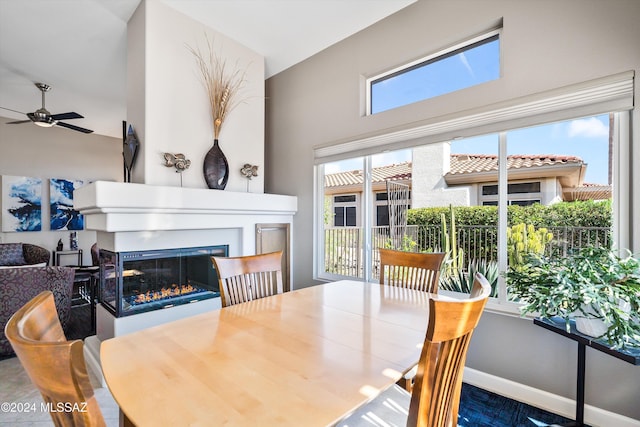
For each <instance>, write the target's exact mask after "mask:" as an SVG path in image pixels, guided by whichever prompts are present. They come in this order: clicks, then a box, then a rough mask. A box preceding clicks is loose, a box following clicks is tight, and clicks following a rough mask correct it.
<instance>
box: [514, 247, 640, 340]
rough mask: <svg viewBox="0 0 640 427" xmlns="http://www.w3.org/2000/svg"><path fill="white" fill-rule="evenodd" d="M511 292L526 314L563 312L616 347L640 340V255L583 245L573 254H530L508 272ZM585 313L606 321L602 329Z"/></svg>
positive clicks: (568, 317) (568, 319)
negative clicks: (593, 327)
mask: <svg viewBox="0 0 640 427" xmlns="http://www.w3.org/2000/svg"><path fill="white" fill-rule="evenodd" d="M505 277H506V279H507V288H508V290H509V292H510V297H511V298H512V299H514V300H515V301H518V302H521V303H522V304H523V305H522V306H521V307H520V310H521V313H522V315H525V314H528V313H535V314H537V315H539V316H540V317H542V318H551V317H554V316H558V317H561V318H562V319H564V321H565V322H566V324H567V328H569V325H570V320H572V319H575V320H576V321H577V324H578V327H579V328H580V329H579V332H583V333H591V334H593V335H595V336H597V337H598V338H602V339H604V340H606V341H607V342H608V343H609V345H611V346H612V347H614V348H624V347H637V346H640V260H638V259H636V258H634V257H632V256H631V255H629V256H627V257H624V258H622V257H620V256H618V255H617V254H616V253H615V252H613V251H611V250H609V249H605V248H583V249H581V250H580V251H579V252H578V253H577V254H575V255H573V256H568V257H556V258H548V257H545V256H543V255H538V254H533V253H531V254H526V255H525V257H524V263H523V264H521V265H519V266H517V268H512V269H510V270H509V271H508V272H507V273H505ZM583 319H596V320H599V321H602V322H604V325H605V327H604V328H603V329H602V330H601V331H599V332H594V331H595V330H591V331H590V330H588V329H584V328H583V327H582V322H581V321H582V320H583Z"/></svg>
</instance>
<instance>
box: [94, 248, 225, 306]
mask: <svg viewBox="0 0 640 427" xmlns="http://www.w3.org/2000/svg"><path fill="white" fill-rule="evenodd" d="M227 254H228V246H226V245H223V246H208V247H199V248H181V249H166V250H154V251H138V252H117V253H116V252H111V251H108V250H104V249H101V250H100V274H101V287H100V300H101V303H102V305H103V306H104V307H105V308H107V309H108V310H109V311H111V312H112V313H113V314H114V315H115V316H116V317H122V316H129V315H131V314H137V313H142V312H147V311H152V310H157V309H163V308H169V307H173V306H175V305H180V304H188V303H192V302H196V301H201V300H205V299H209V298H215V297H219V296H220V289H219V286H218V275H217V273H216V271H215V268H214V265H213V262H212V261H211V256H212V255H215V256H227Z"/></svg>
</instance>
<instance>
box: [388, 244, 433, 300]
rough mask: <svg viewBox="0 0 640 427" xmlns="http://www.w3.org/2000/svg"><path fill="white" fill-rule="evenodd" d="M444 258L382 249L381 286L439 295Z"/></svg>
mask: <svg viewBox="0 0 640 427" xmlns="http://www.w3.org/2000/svg"><path fill="white" fill-rule="evenodd" d="M444 256H445V254H444V253H442V252H433V253H419V252H404V251H396V250H393V249H383V248H380V284H387V285H391V286H398V287H401V288H409V289H418V290H421V291H425V292H431V293H437V292H438V281H439V280H440V267H441V266H442V262H443V261H444Z"/></svg>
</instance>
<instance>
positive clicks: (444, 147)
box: [411, 142, 471, 208]
mask: <svg viewBox="0 0 640 427" xmlns="http://www.w3.org/2000/svg"><path fill="white" fill-rule="evenodd" d="M412 164H413V166H412V168H411V172H412V173H411V207H412V208H430V207H438V206H448V205H453V206H470V205H471V187H468V186H456V187H448V186H447V183H446V181H445V180H444V176H445V174H447V173H448V172H449V171H450V170H451V144H450V143H449V142H438V143H435V144H429V145H423V146H421V147H418V148H415V149H413V152H412Z"/></svg>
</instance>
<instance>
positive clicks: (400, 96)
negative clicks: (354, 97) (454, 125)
mask: <svg viewBox="0 0 640 427" xmlns="http://www.w3.org/2000/svg"><path fill="white" fill-rule="evenodd" d="M499 77H500V36H499V33H498V32H497V31H494V32H492V33H489V34H485V35H483V36H480V37H476V38H474V39H473V40H469V41H467V42H465V43H462V44H459V45H456V46H453V47H451V48H449V49H446V50H443V51H440V52H437V53H435V54H434V55H430V56H428V57H426V58H422V59H420V60H418V61H414V62H412V63H410V64H406V65H403V66H402V67H399V68H396V69H394V70H390V71H387V72H386V73H384V74H381V75H378V76H375V77H372V78H370V79H368V80H367V90H368V94H369V101H370V102H369V105H368V112H369V113H370V114H376V113H379V112H382V111H385V110H390V109H392V108H397V107H401V106H403V105H407V104H411V103H414V102H418V101H422V100H425V99H429V98H433V97H436V96H439V95H443V94H445V93H449V92H454V91H457V90H460V89H464V88H467V87H470V86H475V85H478V84H480V83H485V82H488V81H491V80H495V79H498V78H499Z"/></svg>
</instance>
